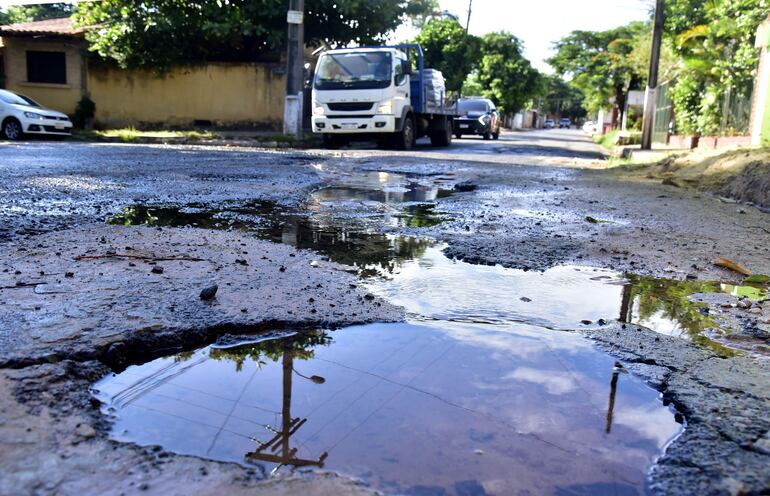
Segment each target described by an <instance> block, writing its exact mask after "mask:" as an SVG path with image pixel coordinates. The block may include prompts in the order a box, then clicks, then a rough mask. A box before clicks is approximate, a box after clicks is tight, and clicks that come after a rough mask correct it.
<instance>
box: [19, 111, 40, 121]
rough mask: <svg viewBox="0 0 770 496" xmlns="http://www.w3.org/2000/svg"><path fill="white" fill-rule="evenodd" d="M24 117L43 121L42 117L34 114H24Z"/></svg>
mask: <svg viewBox="0 0 770 496" xmlns="http://www.w3.org/2000/svg"><path fill="white" fill-rule="evenodd" d="M24 117H26V118H27V119H40V120H42V119H43V116H42V115H40V114H36V113H34V112H24Z"/></svg>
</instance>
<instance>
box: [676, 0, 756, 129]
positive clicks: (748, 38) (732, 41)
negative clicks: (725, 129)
mask: <svg viewBox="0 0 770 496" xmlns="http://www.w3.org/2000/svg"><path fill="white" fill-rule="evenodd" d="M768 14H770V2H768V1H767V0H710V1H707V2H703V1H696V0H671V1H669V2H667V4H666V26H665V33H664V34H665V37H666V39H667V41H668V42H669V43H670V44H671V45H672V46H673V48H674V51H675V53H676V54H677V56H678V57H680V60H681V64H680V65H681V68H680V70H679V77H678V79H677V81H676V84H675V86H674V89H673V91H672V98H673V100H674V105H675V107H676V109H677V112H676V120H677V128H678V129H679V130H680V131H683V132H685V133H688V134H711V133H714V132H716V131H717V130H718V127H719V121H720V118H721V113H722V108H721V103H722V101H723V99H724V98H725V97H726V95H728V94H733V95H735V94H740V95H742V96H743V97H744V98H749V97H750V91H751V87H752V83H753V80H754V75H755V73H756V67H757V62H758V57H759V51H758V50H757V49H756V48H755V47H754V39H755V36H756V32H757V28H758V27H759V24H760V23H761V22H762V21H764V20H765V19H766V18H767V16H768Z"/></svg>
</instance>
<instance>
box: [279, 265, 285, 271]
mask: <svg viewBox="0 0 770 496" xmlns="http://www.w3.org/2000/svg"><path fill="white" fill-rule="evenodd" d="M278 270H279V271H281V272H286V267H284V266H283V265H281V266H280V267H279V268H278Z"/></svg>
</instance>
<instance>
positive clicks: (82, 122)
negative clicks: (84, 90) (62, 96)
mask: <svg viewBox="0 0 770 496" xmlns="http://www.w3.org/2000/svg"><path fill="white" fill-rule="evenodd" d="M94 115H96V104H95V103H94V101H93V100H91V99H90V98H89V97H87V96H84V97H83V98H81V99H80V101H79V102H78V104H77V106H76V107H75V114H74V115H73V116H72V123H73V124H74V125H75V127H77V128H80V129H83V128H85V127H87V126H89V125H90V124H91V121H92V120H93V118H94Z"/></svg>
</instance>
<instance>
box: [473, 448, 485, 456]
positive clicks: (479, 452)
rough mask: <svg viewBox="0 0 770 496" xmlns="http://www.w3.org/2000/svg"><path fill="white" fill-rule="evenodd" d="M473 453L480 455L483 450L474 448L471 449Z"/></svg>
mask: <svg viewBox="0 0 770 496" xmlns="http://www.w3.org/2000/svg"><path fill="white" fill-rule="evenodd" d="M473 454H474V455H479V456H481V455H483V454H484V450H480V449H475V450H473Z"/></svg>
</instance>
